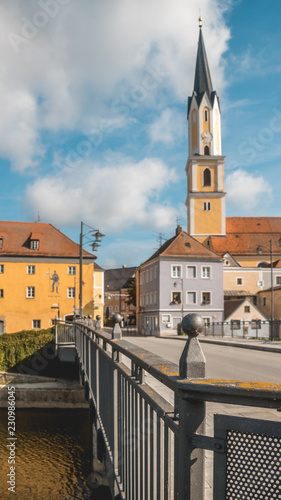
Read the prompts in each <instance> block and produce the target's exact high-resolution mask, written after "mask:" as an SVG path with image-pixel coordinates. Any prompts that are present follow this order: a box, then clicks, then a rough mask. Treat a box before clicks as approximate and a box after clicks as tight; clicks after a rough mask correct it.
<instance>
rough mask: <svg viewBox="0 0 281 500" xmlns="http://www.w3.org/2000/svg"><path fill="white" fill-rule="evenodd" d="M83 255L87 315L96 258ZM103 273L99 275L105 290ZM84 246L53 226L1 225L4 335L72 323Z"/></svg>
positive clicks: (1, 328) (0, 315)
mask: <svg viewBox="0 0 281 500" xmlns="http://www.w3.org/2000/svg"><path fill="white" fill-rule="evenodd" d="M95 258H96V257H95V256H94V255H92V254H90V253H89V252H86V251H84V250H83V308H84V314H86V315H92V316H94V314H95V315H96V314H97V313H100V314H101V315H102V316H103V307H102V298H101V299H100V302H101V303H100V302H99V303H97V305H98V306H99V309H98V310H96V309H94V308H95V304H94V287H93V283H94V259H95ZM102 274H103V273H102V269H101V268H99V269H98V270H97V273H96V274H95V280H96V284H95V286H96V288H97V287H98V286H101V292H100V295H101V297H102V296H103V290H102V283H103V278H102ZM78 294H79V245H78V244H76V243H74V242H73V241H72V240H70V239H69V238H68V237H67V236H65V235H64V234H62V233H61V232H60V231H59V230H58V229H56V228H55V227H54V226H52V225H51V224H42V223H25V222H0V333H11V332H15V331H19V330H23V329H27V330H30V329H40V328H48V327H50V326H51V325H52V324H53V323H54V320H55V318H58V317H60V318H62V319H71V318H72V317H73V313H74V311H75V310H76V308H77V307H78V305H79V304H78V302H79V297H78Z"/></svg>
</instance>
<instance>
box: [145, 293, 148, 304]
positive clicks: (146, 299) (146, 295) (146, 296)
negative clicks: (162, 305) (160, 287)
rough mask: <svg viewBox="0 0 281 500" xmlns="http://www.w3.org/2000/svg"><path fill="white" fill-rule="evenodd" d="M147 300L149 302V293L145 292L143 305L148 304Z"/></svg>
mask: <svg viewBox="0 0 281 500" xmlns="http://www.w3.org/2000/svg"><path fill="white" fill-rule="evenodd" d="M148 302H149V294H148V293H146V294H145V305H146V306H148Z"/></svg>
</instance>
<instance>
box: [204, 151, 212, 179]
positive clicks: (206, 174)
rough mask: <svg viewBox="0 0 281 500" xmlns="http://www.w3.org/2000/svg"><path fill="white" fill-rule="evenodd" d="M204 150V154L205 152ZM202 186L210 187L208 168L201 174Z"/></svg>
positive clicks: (209, 171)
mask: <svg viewBox="0 0 281 500" xmlns="http://www.w3.org/2000/svg"><path fill="white" fill-rule="evenodd" d="M206 148H208V146H206V147H205V149H206ZM205 149H204V152H205ZM208 150H209V148H208ZM205 154H206V153H205ZM203 186H211V170H210V169H209V168H205V170H204V172H203Z"/></svg>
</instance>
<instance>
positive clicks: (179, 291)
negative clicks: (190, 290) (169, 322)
mask: <svg viewBox="0 0 281 500" xmlns="http://www.w3.org/2000/svg"><path fill="white" fill-rule="evenodd" d="M173 293H179V294H180V302H178V304H177V305H181V304H182V291H181V290H172V291H171V302H172V303H173Z"/></svg>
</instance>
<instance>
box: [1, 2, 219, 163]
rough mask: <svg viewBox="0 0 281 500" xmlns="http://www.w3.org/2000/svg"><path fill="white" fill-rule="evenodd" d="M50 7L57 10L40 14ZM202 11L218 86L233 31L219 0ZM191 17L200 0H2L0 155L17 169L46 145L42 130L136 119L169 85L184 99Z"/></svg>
mask: <svg viewBox="0 0 281 500" xmlns="http://www.w3.org/2000/svg"><path fill="white" fill-rule="evenodd" d="M50 4H53V5H54V4H55V5H57V7H58V8H57V9H56V10H57V12H55V11H54V12H53V13H49V14H46V9H47V7H46V6H47V5H50ZM42 6H45V23H44V17H43V18H42V9H43V7H42ZM201 8H202V12H204V18H205V19H207V20H208V22H206V26H204V37H205V42H206V46H207V52H208V58H209V63H210V67H211V72H212V74H213V75H216V78H215V80H214V82H213V83H214V86H215V88H216V90H218V91H219V93H221V92H222V89H223V87H224V84H225V80H224V76H223V63H222V61H221V55H222V53H223V52H224V51H225V50H226V44H227V40H228V38H229V30H228V28H226V26H225V23H224V21H223V17H222V16H223V8H222V6H221V5H220V3H219V2H217V1H215V0H202V2H201ZM43 10H44V9H43ZM40 12H41V18H40ZM159 13H160V14H161V15H159ZM43 14H44V12H43ZM197 18H198V3H197V1H196V0H190V1H189V2H186V0H176V1H175V2H171V1H170V0H152V1H150V2H149V1H143V2H139V1H138V0H118V2H116V1H113V0H108V1H107V2H100V1H98V0H94V1H93V0H83V6H81V4H80V2H76V1H71V0H70V1H69V2H66V1H64V2H62V4H60V0H53V1H52V2H48V1H47V0H40V2H39V1H38V0H29V1H28V2H19V1H18V0H10V1H9V2H2V3H1V6H0V30H1V33H2V38H1V45H0V61H1V68H0V82H1V85H0V86H1V92H0V109H1V111H2V110H3V109H4V111H5V114H4V119H3V116H2V117H1V122H2V124H3V123H4V125H2V129H1V141H0V155H1V156H3V157H5V158H8V159H9V160H10V161H12V162H13V164H14V168H15V169H17V170H19V171H22V170H24V169H25V168H27V167H28V166H29V165H31V166H32V165H34V164H35V163H36V161H37V160H38V158H40V157H42V155H43V154H44V151H45V149H47V148H48V144H45V140H46V139H45V137H46V134H44V132H45V131H51V132H57V131H60V130H63V131H66V130H70V131H75V130H77V129H79V130H83V128H87V127H94V126H96V124H97V122H99V121H100V120H102V119H104V118H107V119H108V118H109V119H112V120H114V119H116V118H118V116H119V115H120V113H121V114H122V113H123V115H122V116H123V117H124V116H125V115H126V117H127V118H128V117H129V118H130V119H131V120H132V119H133V118H134V117H135V116H136V114H137V112H138V110H139V109H142V110H143V109H145V108H147V109H149V110H151V108H152V107H153V106H156V105H157V106H159V99H160V100H161V96H162V100H164V99H165V98H166V96H167V92H172V93H173V95H174V98H175V99H179V100H180V101H181V102H182V101H183V99H186V96H187V94H188V93H190V92H191V89H192V85H193V77H194V67H195V54H196V44H197V38H198V26H197ZM40 19H41V21H40ZM40 22H41V24H43V25H44V26H42V27H38V23H40ZM28 23H29V24H28ZM36 24H37V27H36ZM28 30H29V31H28ZM15 37H21V38H15ZM15 40H17V41H15ZM151 72H152V73H151ZM152 75H154V76H152ZM13 97H14V100H13ZM26 103H27V104H26ZM162 104H163V102H162ZM162 104H161V106H162ZM8 111H9V113H8ZM8 114H9V116H8ZM5 123H7V125H8V126H7V128H6V127H5ZM11 130H12V131H13V137H14V139H11ZM42 144H44V146H43V147H42ZM17 146H19V147H17Z"/></svg>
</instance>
